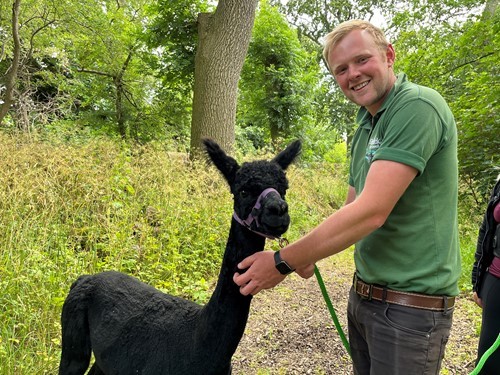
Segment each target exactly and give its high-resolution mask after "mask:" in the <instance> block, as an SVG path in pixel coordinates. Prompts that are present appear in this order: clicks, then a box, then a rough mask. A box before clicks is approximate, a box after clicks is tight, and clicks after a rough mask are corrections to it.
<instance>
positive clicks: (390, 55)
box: [385, 43, 396, 68]
mask: <svg viewBox="0 0 500 375" xmlns="http://www.w3.org/2000/svg"><path fill="white" fill-rule="evenodd" d="M385 58H386V59H387V65H388V66H389V68H392V67H393V66H394V61H396V51H394V47H393V46H392V44H390V43H389V44H388V45H387V48H386V51H385Z"/></svg>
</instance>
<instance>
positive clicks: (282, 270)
mask: <svg viewBox="0 0 500 375" xmlns="http://www.w3.org/2000/svg"><path fill="white" fill-rule="evenodd" d="M276 268H277V269H278V271H280V273H281V274H282V275H287V274H289V273H291V272H293V270H292V269H291V268H290V266H288V264H286V262H284V261H281V262H280V263H278V264H276Z"/></svg>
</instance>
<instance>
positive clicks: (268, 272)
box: [233, 251, 285, 296]
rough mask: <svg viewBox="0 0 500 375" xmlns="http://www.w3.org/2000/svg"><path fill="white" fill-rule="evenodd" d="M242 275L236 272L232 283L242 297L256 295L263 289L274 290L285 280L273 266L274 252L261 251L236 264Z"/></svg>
mask: <svg viewBox="0 0 500 375" xmlns="http://www.w3.org/2000/svg"><path fill="white" fill-rule="evenodd" d="M238 268H239V269H240V270H244V269H247V268H248V269H247V270H246V271H245V272H244V273H242V274H240V273H238V272H236V273H235V274H234V276H233V281H234V282H235V283H236V285H238V286H239V287H240V293H241V294H243V295H244V296H247V295H249V294H251V295H256V294H257V293H259V292H260V291H261V290H263V289H270V288H274V287H275V286H276V285H278V284H279V283H280V282H282V281H283V280H284V279H285V276H284V275H282V274H281V273H279V271H278V270H277V269H276V267H275V266H274V251H261V252H258V253H255V254H253V255H250V256H249V257H247V258H245V259H243V260H242V261H241V262H240V264H238Z"/></svg>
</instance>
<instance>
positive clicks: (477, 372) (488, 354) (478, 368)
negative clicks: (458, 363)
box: [470, 333, 500, 375]
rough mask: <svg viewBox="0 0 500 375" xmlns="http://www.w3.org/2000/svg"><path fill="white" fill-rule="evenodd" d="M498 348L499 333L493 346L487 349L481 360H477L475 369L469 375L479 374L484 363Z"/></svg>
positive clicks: (499, 343)
mask: <svg viewBox="0 0 500 375" xmlns="http://www.w3.org/2000/svg"><path fill="white" fill-rule="evenodd" d="M499 346H500V333H499V334H498V337H497V339H496V340H495V342H494V343H493V345H492V346H491V348H489V349H488V350H487V351H485V352H484V354H483V355H482V356H481V359H480V360H479V362H478V364H477V366H476V368H475V369H474V370H473V371H472V372H471V373H470V375H477V374H479V372H480V371H481V369H482V368H483V366H484V363H485V362H486V360H487V359H488V358H489V357H490V355H492V354H493V352H494V351H495V350H497V349H498V347H499Z"/></svg>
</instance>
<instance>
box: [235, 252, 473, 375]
mask: <svg viewBox="0 0 500 375" xmlns="http://www.w3.org/2000/svg"><path fill="white" fill-rule="evenodd" d="M318 268H319V269H320V272H321V275H322V277H323V280H324V282H325V285H326V287H327V290H328V294H329V296H330V299H331V301H332V304H333V306H334V308H335V310H336V311H337V316H338V318H339V320H340V324H341V325H342V327H343V329H344V331H345V333H346V335H347V320H346V313H345V312H346V308H347V307H346V305H347V295H348V290H349V288H350V282H351V281H352V275H353V272H354V268H353V265H352V261H351V257H350V254H339V255H336V256H333V257H331V258H329V259H328V260H324V261H322V262H320V263H319V264H318ZM479 314H480V310H479V309H478V308H477V307H476V306H475V304H474V302H473V301H472V298H471V297H470V295H462V296H460V297H459V298H458V300H457V302H456V308H455V312H454V321H453V328H452V332H451V337H450V341H449V342H448V345H447V348H446V353H445V359H444V362H443V366H442V369H441V373H440V374H441V375H447V374H456V375H465V374H469V373H470V372H471V371H472V370H473V368H474V360H475V351H476V347H477V341H478V337H477V332H476V331H477V327H476V326H477V322H478V317H479ZM479 319H480V318H479ZM233 374H235V375H285V374H286V375H304V374H318V375H319V374H332V375H336V374H339V375H345V374H352V367H351V365H350V360H349V356H348V355H347V352H346V350H345V348H344V346H343V344H342V341H341V339H340V337H339V335H338V333H337V331H336V328H335V325H334V324H333V321H332V319H331V317H330V314H329V312H328V309H327V307H326V304H325V302H324V299H323V297H322V295H321V291H320V289H319V286H318V282H317V280H316V278H315V277H314V276H313V277H312V278H310V279H308V280H303V279H301V278H300V277H298V276H297V275H295V274H293V275H290V276H288V277H287V278H286V279H285V281H283V283H281V284H280V285H279V286H277V287H276V288H274V289H272V290H267V291H263V292H261V293H259V294H258V295H257V296H256V297H254V299H253V302H252V307H251V310H250V318H249V320H248V324H247V327H246V331H245V335H244V336H243V338H242V340H241V343H240V345H239V347H238V350H237V351H236V353H235V355H234V357H233Z"/></svg>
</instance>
